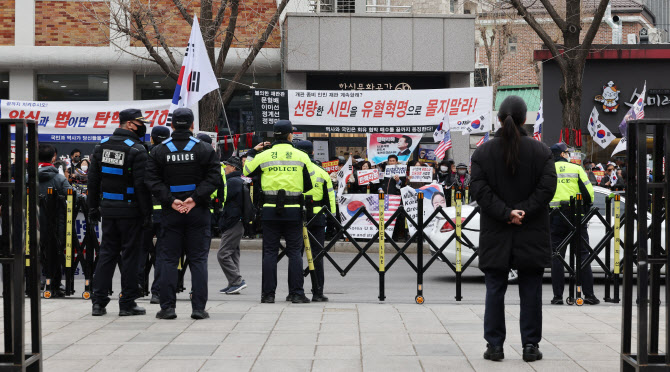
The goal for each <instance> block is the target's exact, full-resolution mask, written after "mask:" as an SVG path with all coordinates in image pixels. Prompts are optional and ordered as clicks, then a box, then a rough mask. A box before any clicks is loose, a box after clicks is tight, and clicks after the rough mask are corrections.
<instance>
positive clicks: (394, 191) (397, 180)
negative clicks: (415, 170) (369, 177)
mask: <svg viewBox="0 0 670 372" xmlns="http://www.w3.org/2000/svg"><path fill="white" fill-rule="evenodd" d="M397 164H398V157H397V156H396V155H389V157H388V160H387V166H388V165H397ZM379 176H380V177H381V173H380V175H379ZM405 179H406V177H404V176H400V175H398V174H396V175H394V176H393V177H385V178H384V181H382V184H381V187H382V189H383V190H384V193H386V194H389V195H400V189H402V188H403V186H404V185H405Z"/></svg>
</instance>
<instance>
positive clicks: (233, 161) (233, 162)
mask: <svg viewBox="0 0 670 372" xmlns="http://www.w3.org/2000/svg"><path fill="white" fill-rule="evenodd" d="M223 164H225V165H230V166H233V167H235V169H239V170H242V159H240V158H238V157H237V156H231V157H229V158H228V160H224V161H223Z"/></svg>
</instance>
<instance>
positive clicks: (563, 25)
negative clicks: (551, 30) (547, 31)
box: [540, 0, 568, 31]
mask: <svg viewBox="0 0 670 372" xmlns="http://www.w3.org/2000/svg"><path fill="white" fill-rule="evenodd" d="M540 2H541V3H542V5H544V7H545V9H547V12H548V13H549V15H550V16H551V19H553V20H554V22H555V23H556V26H558V28H559V29H560V30H561V31H565V30H566V29H567V28H568V23H567V22H566V21H565V20H564V19H563V18H561V16H560V15H559V14H558V12H557V11H556V8H554V6H553V5H552V4H551V1H550V0H540Z"/></svg>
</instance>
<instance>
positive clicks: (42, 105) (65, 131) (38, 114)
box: [0, 99, 198, 142]
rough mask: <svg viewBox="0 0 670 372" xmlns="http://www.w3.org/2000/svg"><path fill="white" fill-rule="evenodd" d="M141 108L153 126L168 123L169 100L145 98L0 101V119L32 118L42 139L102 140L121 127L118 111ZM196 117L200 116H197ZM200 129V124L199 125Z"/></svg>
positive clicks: (54, 140)
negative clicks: (139, 99) (77, 100)
mask: <svg viewBox="0 0 670 372" xmlns="http://www.w3.org/2000/svg"><path fill="white" fill-rule="evenodd" d="M129 107H132V108H136V109H139V110H142V113H143V114H144V117H145V118H146V119H147V120H149V121H150V122H151V124H149V128H147V135H146V136H145V141H147V140H148V138H149V135H150V133H151V127H153V126H156V125H165V123H166V122H167V118H168V108H169V107H170V101H169V100H146V101H80V102H68V101H62V102H58V101H53V102H51V101H44V102H38V101H15V100H5V99H3V100H0V119H33V120H36V121H37V123H38V132H39V140H40V141H43V142H100V140H102V139H103V138H106V137H109V136H111V135H112V133H113V132H114V130H115V129H117V128H118V127H119V111H122V110H125V109H127V108H129ZM196 117H197V116H196ZM195 129H196V131H197V129H198V126H197V124H196V126H195Z"/></svg>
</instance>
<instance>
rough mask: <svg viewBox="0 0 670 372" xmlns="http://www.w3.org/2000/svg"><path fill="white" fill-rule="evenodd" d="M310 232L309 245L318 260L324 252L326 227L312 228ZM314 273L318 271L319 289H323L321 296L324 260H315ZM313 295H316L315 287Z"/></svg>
mask: <svg viewBox="0 0 670 372" xmlns="http://www.w3.org/2000/svg"><path fill="white" fill-rule="evenodd" d="M309 232H310V234H311V235H310V237H309V245H310V247H311V248H312V258H316V256H317V255H318V254H319V253H321V251H322V250H323V246H324V243H325V241H326V227H325V226H311V227H310V228H309ZM314 271H316V278H317V279H318V280H319V288H321V291H320V292H319V294H323V283H324V275H323V258H320V259H318V260H317V259H315V260H314ZM312 293H313V294H316V293H315V292H314V288H313V287H312Z"/></svg>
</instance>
